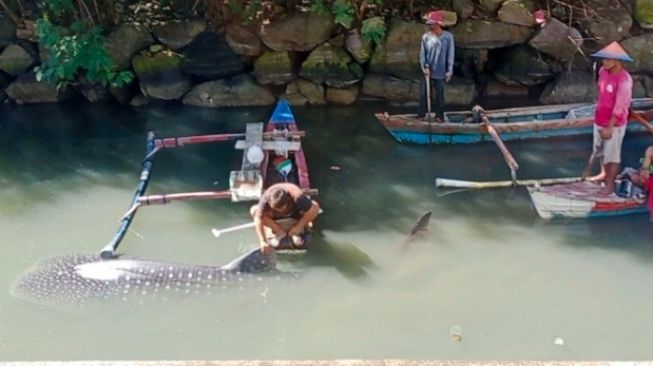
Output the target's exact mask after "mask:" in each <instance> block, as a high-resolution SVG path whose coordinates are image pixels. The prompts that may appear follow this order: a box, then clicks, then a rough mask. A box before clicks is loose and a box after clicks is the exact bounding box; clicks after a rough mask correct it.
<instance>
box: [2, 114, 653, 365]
mask: <svg viewBox="0 0 653 366" xmlns="http://www.w3.org/2000/svg"><path fill="white" fill-rule="evenodd" d="M383 108H385V107H384V106H382V105H374V104H370V105H360V106H357V107H356V108H353V107H352V108H335V107H331V108H304V109H296V115H297V118H298V121H299V124H300V127H301V128H303V129H305V130H307V132H308V137H307V138H306V139H305V150H306V154H307V158H308V163H309V169H310V172H311V179H312V181H313V185H314V186H316V187H318V188H319V189H320V195H319V197H318V200H319V201H320V202H321V204H322V206H323V207H324V209H325V213H324V214H323V215H322V216H321V217H320V219H319V221H318V226H319V228H320V229H321V235H320V237H319V238H318V240H316V247H315V248H314V249H315V250H314V251H313V252H311V253H310V254H309V255H308V256H306V257H304V258H302V259H292V260H284V261H282V263H280V267H281V268H282V269H284V270H300V271H302V275H301V276H300V277H299V278H298V279H293V280H291V281H287V282H286V281H278V280H275V279H266V280H262V281H257V282H254V283H244V284H242V285H240V286H236V287H235V288H227V289H225V290H223V291H217V292H214V293H212V294H211V295H204V294H203V295H193V294H169V295H167V296H161V297H158V298H152V297H149V296H143V297H139V296H134V297H129V298H127V299H126V300H122V299H116V300H115V301H108V302H106V303H104V304H95V305H93V306H89V307H87V308H85V309H84V310H83V311H74V310H71V309H61V308H52V307H48V306H43V305H37V304H34V303H30V302H26V301H24V300H21V299H16V298H13V297H12V296H11V295H10V293H9V288H10V286H11V283H12V282H13V281H14V280H15V279H16V278H17V277H19V276H20V275H21V273H23V272H24V271H26V270H27V269H28V268H29V267H30V266H32V265H33V264H34V263H36V262H37V261H39V260H41V259H43V258H46V257H50V256H54V255H58V254H61V253H73V252H96V251H98V250H99V249H100V248H101V247H102V246H104V245H105V244H106V243H107V242H108V241H109V240H110V239H111V237H112V235H113V234H114V232H115V229H116V228H117V225H118V218H119V217H120V216H121V215H122V214H123V213H124V211H125V210H126V209H127V208H128V206H129V203H130V200H131V197H132V194H133V191H134V188H135V185H136V181H137V178H138V173H139V171H140V166H139V164H140V160H141V159H142V157H143V156H142V155H143V150H144V140H145V136H146V133H147V131H148V130H154V131H156V132H157V134H158V135H160V136H171V135H188V134H198V133H216V132H227V131H240V130H242V129H243V126H244V122H247V121H263V120H266V118H267V116H268V114H269V113H270V112H271V109H269V108H264V109H229V110H224V109H223V110H213V109H192V108H182V107H170V106H167V107H156V106H154V107H149V108H147V109H130V108H122V107H116V106H108V105H92V106H91V105H86V106H78V105H65V106H35V107H7V106H3V107H0V243H1V245H0V257H1V258H2V262H1V265H0V360H78V359H107V360H115V359H235V358H237V359H241V358H243V359H259V358H261V359H267V358H291V359H303V358H414V359H417V358H438V359H650V358H652V357H653V349H652V348H651V344H652V343H653V312H651V304H652V303H653V281H651V278H652V277H653V240H652V239H653V226H651V225H649V224H648V223H647V217H646V215H640V216H631V217H623V218H614V219H595V220H593V221H586V220H581V221H564V222H552V223H550V222H544V221H541V220H539V219H538V218H537V216H536V214H535V212H534V211H533V210H532V209H531V207H530V201H529V199H528V196H527V194H526V192H525V191H524V190H522V189H505V190H494V191H491V190H486V191H476V192H471V191H466V192H460V193H456V194H451V195H447V196H444V197H440V196H439V195H438V192H437V191H436V190H435V188H434V185H433V180H434V178H435V177H437V176H443V177H449V178H461V179H480V180H486V179H505V178H507V177H508V175H509V174H508V169H507V168H506V167H505V165H504V163H503V160H502V158H501V156H500V154H499V153H498V150H497V149H496V147H495V146H493V145H491V144H483V145H477V146H437V147H430V148H427V147H417V146H407V145H398V144H396V143H395V142H394V140H392V139H391V138H390V136H389V135H387V133H386V132H385V131H384V130H383V128H382V126H380V125H379V124H378V123H377V122H376V121H375V120H374V118H373V117H372V112H373V111H377V110H379V109H383ZM650 141H651V139H650V138H647V137H646V136H641V137H634V136H629V137H627V138H626V146H627V148H626V153H625V159H626V161H628V162H633V163H634V162H636V160H637V158H638V155H639V153H640V152H642V151H643V149H644V147H645V146H646V144H647V142H650ZM589 146H590V141H589V137H587V138H584V139H583V138H581V139H559V140H550V141H546V142H543V141H541V142H519V143H511V144H510V145H509V147H510V148H511V150H512V151H513V153H514V155H515V157H516V158H517V160H518V161H519V162H520V163H521V167H522V168H521V170H520V173H519V175H520V177H522V178H532V177H554V176H565V175H566V176H569V175H576V174H577V173H578V172H580V170H582V167H583V165H584V162H585V161H586V159H587V155H588V153H589V151H588V150H589ZM239 159H240V155H239V153H236V152H234V151H233V150H232V145H231V144H230V143H226V144H223V145H204V146H193V147H186V148H183V149H181V150H172V151H164V152H162V153H160V155H158V156H157V157H156V160H155V165H154V172H153V174H154V175H153V179H152V183H151V186H150V189H149V191H148V192H149V193H163V192H179V191H190V190H203V189H219V188H224V187H226V185H227V178H228V171H229V170H231V168H232V167H233V166H234V165H237V164H238V161H239ZM332 165H338V166H340V167H342V170H340V171H332V170H330V169H329V167H330V166H332ZM440 193H442V192H440ZM247 207H248V205H247V204H231V203H230V202H227V201H214V202H199V203H198V202H194V203H175V204H172V205H169V206H166V207H146V208H143V209H142V210H141V211H140V212H139V213H138V215H137V216H136V220H135V223H134V225H132V230H131V231H130V232H129V234H128V235H127V236H126V238H125V240H124V241H123V244H122V246H121V247H120V251H121V252H125V253H129V254H131V255H135V256H139V257H145V258H151V259H157V260H162V261H175V262H188V263H198V264H222V263H226V262H228V261H229V260H231V259H233V258H234V257H236V256H237V255H238V254H239V253H242V252H243V251H244V250H245V249H246V248H249V247H252V246H253V245H254V244H255V243H256V240H255V234H254V233H253V231H244V232H238V233H232V234H228V235H225V236H224V237H222V238H220V239H219V240H216V239H215V238H213V236H212V235H211V233H210V229H211V228H212V227H217V228H224V227H229V226H231V225H235V224H240V223H243V222H247V212H246V210H247ZM427 211H432V212H433V217H432V220H431V226H430V230H429V232H427V233H424V234H422V235H420V236H418V237H417V238H415V239H414V240H413V241H411V242H410V243H409V244H408V245H407V246H405V247H402V245H401V243H402V241H403V240H404V237H405V235H406V233H407V232H408V231H409V230H410V228H411V227H412V225H413V224H414V223H415V222H416V221H417V219H419V217H420V216H421V215H422V214H423V213H425V212H427ZM454 325H459V326H461V327H462V329H463V341H462V342H460V343H455V342H452V340H451V337H450V334H449V333H450V329H451V327H452V326H454ZM558 337H560V338H562V339H563V340H564V342H565V345H564V346H558V345H555V344H554V340H555V339H556V338H558Z"/></svg>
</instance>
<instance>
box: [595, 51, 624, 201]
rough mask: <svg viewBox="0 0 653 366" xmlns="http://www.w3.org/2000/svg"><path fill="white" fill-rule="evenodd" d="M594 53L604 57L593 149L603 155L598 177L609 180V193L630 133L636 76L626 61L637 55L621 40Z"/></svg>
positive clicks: (607, 183) (597, 153) (596, 55)
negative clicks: (631, 75)
mask: <svg viewBox="0 0 653 366" xmlns="http://www.w3.org/2000/svg"><path fill="white" fill-rule="evenodd" d="M592 56H594V57H598V58H602V59H603V60H602V64H603V65H602V67H601V69H600V70H599V81H598V100H597V103H596V114H595V115H594V144H593V150H592V151H593V154H595V156H597V157H601V173H600V174H599V175H598V176H597V177H595V179H596V180H601V181H603V182H604V183H605V189H604V190H603V191H602V192H601V194H603V195H606V196H607V195H610V194H612V193H613V192H614V180H615V178H616V177H617V174H618V173H619V164H620V163H621V143H622V141H623V139H624V135H625V134H626V124H627V123H628V109H629V108H630V103H631V100H632V92H633V79H632V78H631V77H630V74H629V73H628V71H626V69H625V68H624V64H623V62H624V61H628V62H631V61H633V59H632V58H631V57H630V56H628V54H627V53H626V51H624V49H623V48H622V47H621V46H620V45H619V43H617V42H612V43H610V44H609V45H607V46H606V47H605V48H603V49H602V50H600V51H599V52H596V53H594V54H592Z"/></svg>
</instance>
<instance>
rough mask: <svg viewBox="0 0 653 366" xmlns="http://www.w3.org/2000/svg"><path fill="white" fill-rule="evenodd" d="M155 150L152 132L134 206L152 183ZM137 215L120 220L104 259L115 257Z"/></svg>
mask: <svg viewBox="0 0 653 366" xmlns="http://www.w3.org/2000/svg"><path fill="white" fill-rule="evenodd" d="M154 149H155V144H154V133H153V132H150V133H148V135H147V144H146V149H145V156H146V159H145V161H143V169H142V170H141V176H140V178H139V181H138V186H137V187H136V192H135V193H134V198H133V200H132V206H133V205H135V204H136V203H137V202H138V199H139V198H140V197H141V196H142V195H144V194H145V191H146V190H147V185H148V183H149V182H150V173H151V172H152V160H150V157H151V155H152V151H154ZM135 214H136V211H134V212H132V213H130V214H129V215H126V216H124V217H123V218H122V219H121V220H120V227H118V231H117V232H116V234H115V235H114V236H113V238H112V239H111V241H110V242H109V244H107V245H106V246H105V247H104V248H102V251H101V252H100V256H101V257H102V258H104V259H110V258H113V257H114V253H115V252H116V249H117V248H118V245H120V241H122V238H123V237H124V236H125V234H126V233H127V229H129V225H131V223H132V219H133V218H134V215H135Z"/></svg>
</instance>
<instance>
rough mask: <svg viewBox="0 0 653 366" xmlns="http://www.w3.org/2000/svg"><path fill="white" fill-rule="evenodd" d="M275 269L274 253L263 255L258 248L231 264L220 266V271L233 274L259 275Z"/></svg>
mask: <svg viewBox="0 0 653 366" xmlns="http://www.w3.org/2000/svg"><path fill="white" fill-rule="evenodd" d="M276 268H277V255H276V253H275V252H274V251H272V253H270V254H263V252H261V249H260V248H256V249H252V250H250V251H249V252H247V253H245V254H243V255H242V256H240V257H238V258H236V259H234V260H233V261H232V262H230V263H228V264H226V265H224V266H222V269H225V270H228V271H235V272H245V273H259V272H267V271H270V270H274V269H276Z"/></svg>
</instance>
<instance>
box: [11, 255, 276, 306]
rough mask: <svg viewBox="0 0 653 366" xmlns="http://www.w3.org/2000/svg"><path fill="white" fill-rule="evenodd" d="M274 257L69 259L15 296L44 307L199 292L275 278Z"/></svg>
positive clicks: (17, 285)
mask: <svg viewBox="0 0 653 366" xmlns="http://www.w3.org/2000/svg"><path fill="white" fill-rule="evenodd" d="M275 272H277V273H278V271H277V270H276V256H275V255H274V253H272V254H270V255H264V254H262V253H261V251H260V250H259V249H258V248H257V249H254V250H251V251H249V252H248V253H246V254H244V255H243V256H241V257H239V258H237V259H236V260H234V261H232V262H231V263H229V264H226V265H224V266H201V265H192V264H178V263H165V262H157V261H152V260H142V259H137V258H120V259H109V260H104V259H102V258H100V256H99V255H88V254H69V255H62V256H58V257H54V258H50V259H47V260H45V261H43V262H41V263H39V264H37V265H36V266H35V267H34V268H33V269H32V270H31V271H28V273H27V274H25V275H24V276H22V277H20V278H19V279H18V280H17V281H16V282H14V284H13V286H12V289H11V292H12V294H13V295H14V296H15V297H18V298H23V299H26V300H29V301H32V302H37V303H46V304H52V303H54V304H62V303H66V304H72V305H81V304H83V303H85V302H87V301H89V300H98V299H100V300H101V299H106V298H109V297H112V296H117V295H124V294H130V293H132V294H133V293H136V294H143V295H144V294H147V293H159V292H164V291H182V292H186V293H188V292H191V291H193V292H198V290H202V291H206V290H210V289H211V288H217V287H226V286H227V285H229V284H231V283H241V282H243V281H244V280H246V279H256V280H258V279H261V275H262V274H264V273H275Z"/></svg>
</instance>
